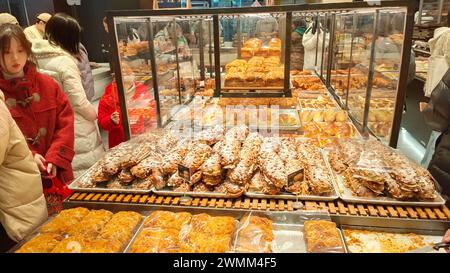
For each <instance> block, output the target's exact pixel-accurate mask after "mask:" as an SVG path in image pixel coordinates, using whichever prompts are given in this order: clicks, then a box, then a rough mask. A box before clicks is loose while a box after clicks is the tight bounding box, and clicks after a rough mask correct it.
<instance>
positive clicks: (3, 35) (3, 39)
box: [0, 24, 34, 63]
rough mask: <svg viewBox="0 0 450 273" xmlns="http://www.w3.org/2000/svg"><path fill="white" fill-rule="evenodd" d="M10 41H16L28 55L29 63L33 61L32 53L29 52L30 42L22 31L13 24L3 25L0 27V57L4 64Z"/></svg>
mask: <svg viewBox="0 0 450 273" xmlns="http://www.w3.org/2000/svg"><path fill="white" fill-rule="evenodd" d="M11 39H16V40H17V41H18V42H19V43H20V44H21V45H22V47H23V49H24V50H25V52H26V53H27V55H28V59H29V61H32V62H33V60H34V58H33V52H32V51H31V42H30V41H28V39H27V37H26V36H25V34H24V33H23V29H22V28H21V27H20V26H18V25H14V24H4V25H1V26H0V55H1V58H2V61H3V63H5V52H6V51H7V50H8V49H9V47H10V45H11Z"/></svg>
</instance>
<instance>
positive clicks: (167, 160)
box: [162, 143, 189, 175]
mask: <svg viewBox="0 0 450 273" xmlns="http://www.w3.org/2000/svg"><path fill="white" fill-rule="evenodd" d="M188 151H189V144H188V143H185V144H183V145H177V147H175V148H174V149H173V150H171V151H170V152H169V153H167V154H166V155H165V156H164V158H163V162H162V171H163V173H164V174H165V175H172V174H174V173H175V172H176V171H177V170H178V165H179V164H181V163H182V162H183V160H184V157H185V156H186V154H187V152H188Z"/></svg>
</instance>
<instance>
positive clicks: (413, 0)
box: [107, 0, 419, 147]
mask: <svg viewBox="0 0 450 273" xmlns="http://www.w3.org/2000/svg"><path fill="white" fill-rule="evenodd" d="M418 4H419V2H418V0H398V1H381V2H380V4H379V5H373V3H370V2H354V3H327V4H303V5H286V6H272V7H259V8H254V7H245V8H213V9H192V10H191V9H189V10H188V9H182V10H119V11H108V12H107V21H108V27H109V29H110V30H111V31H110V33H109V35H110V40H111V45H112V61H113V69H114V72H115V75H116V81H117V86H118V90H119V100H120V106H121V111H122V117H123V119H124V120H123V126H124V132H125V138H126V139H127V140H128V139H130V138H131V131H130V127H129V121H128V111H127V105H126V101H125V93H124V90H123V81H122V72H121V69H120V56H119V54H118V52H119V51H118V41H117V36H116V29H115V24H114V18H115V17H141V18H148V19H149V23H148V28H149V33H150V34H151V35H152V34H153V33H152V32H151V31H152V28H151V19H152V18H154V17H158V16H166V17H167V16H198V17H201V16H212V18H213V35H214V48H215V49H216V48H220V44H219V16H220V15H226V14H237V15H239V14H255V13H286V21H287V22H286V39H285V41H287V42H285V49H284V50H285V54H284V56H290V55H289V53H290V33H291V31H290V27H291V26H290V22H289V19H292V13H293V12H305V13H311V12H318V13H319V12H325V13H329V14H331V15H332V19H335V16H334V15H333V13H335V12H341V11H351V10H358V9H370V10H374V9H375V10H376V9H386V8H390V7H403V8H406V24H405V25H406V26H405V30H404V43H403V48H402V57H401V60H402V62H401V67H400V78H399V84H398V86H397V98H396V108H395V114H394V121H393V126H392V127H393V128H392V132H391V139H390V143H389V144H390V146H392V147H396V145H397V141H398V134H399V130H400V122H401V114H402V111H403V107H402V106H403V102H404V96H405V93H406V79H407V76H408V65H409V59H410V50H411V43H412V31H413V22H414V13H415V12H416V11H417V10H418V7H419V5H418ZM288 23H289V24H288ZM334 25H335V24H334V20H332V24H331V29H330V43H329V45H328V49H329V52H328V53H329V54H328V59H327V61H328V63H327V66H326V67H327V71H326V78H323V77H322V80H323V81H324V82H325V83H326V85H327V87H328V88H329V90H330V92H331V93H332V94H333V95H334V96H336V93H335V92H334V90H333V89H332V88H331V86H330V69H331V64H332V61H333V56H331V53H332V48H333V40H334ZM375 26H376V25H375ZM375 28H376V27H374V34H375V33H376V31H375V30H376V29H375ZM325 35H326V33H324V37H325ZM150 38H151V37H150ZM288 41H289V42H288ZM324 41H325V39H324ZM210 44H211V43H210ZM322 48H324V47H322ZM149 49H150V52H151V54H150V56H151V64H152V77H153V88H154V95H155V100H156V105H157V114H158V126H161V127H163V124H161V117H160V116H161V111H160V110H161V109H160V107H161V105H160V101H159V92H158V83H157V73H156V69H155V68H156V66H155V65H156V62H155V56H154V54H152V53H153V52H154V45H153V41H152V39H149ZM210 50H211V49H210ZM317 54H323V52H317ZM201 55H202V54H201ZM214 60H215V62H214V66H215V69H214V70H215V77H216V90H215V96H220V95H222V94H221V82H220V50H214ZM289 60H290V58H285V79H284V93H283V95H282V96H291V94H290V89H289V88H290V71H289V70H290V62H289ZM322 62H323V58H322ZM316 63H317V56H316ZM201 65H202V66H204V64H201ZM372 66H373V59H371V68H372V69H371V70H372V72H371V73H370V74H372V76H373V73H374V71H373V67H372ZM178 68H179V66H178V64H177V69H178ZM321 69H322V68H321ZM201 71H202V76H201V77H202V78H204V68H203V69H201ZM322 75H323V73H321V76H322ZM178 77H179V73H178ZM178 89H179V90H178V91H179V92H180V85H179V86H178ZM370 94H371V86H370V82H369V86H368V88H367V95H368V96H366V105H367V104H368V103H369V101H368V100H367V98H369V99H370ZM247 97H249V96H247ZM255 97H262V95H261V94H257V95H255ZM338 102H339V100H338ZM339 103H340V102H339ZM340 104H341V103H340ZM340 106H341V107H342V108H343V109H346V108H347V106H346V105H342V104H341V105H340ZM367 112H368V109H366V110H365V116H364V121H363V125H362V128H358V129H359V130H361V131H362V132H363V133H367V129H368V128H367V115H368V113H367Z"/></svg>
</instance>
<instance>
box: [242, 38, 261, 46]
mask: <svg viewBox="0 0 450 273" xmlns="http://www.w3.org/2000/svg"><path fill="white" fill-rule="evenodd" d="M261 46H262V41H261V40H260V39H258V38H251V39H248V40H247V41H245V43H244V47H249V48H260V47H261Z"/></svg>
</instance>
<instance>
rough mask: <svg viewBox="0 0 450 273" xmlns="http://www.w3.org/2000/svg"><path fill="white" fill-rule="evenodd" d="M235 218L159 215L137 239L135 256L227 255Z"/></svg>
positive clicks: (134, 246) (230, 247)
mask: <svg viewBox="0 0 450 273" xmlns="http://www.w3.org/2000/svg"><path fill="white" fill-rule="evenodd" d="M236 226H237V222H236V220H235V219H234V218H233V217H228V216H217V217H213V216H210V215H208V214H205V213H202V214H197V215H192V214H190V213H188V212H179V213H174V212H170V211H155V212H153V213H152V214H151V215H150V216H149V217H148V218H147V219H146V220H145V222H144V226H143V228H142V230H141V232H140V233H139V234H138V235H137V237H136V239H135V241H134V243H133V245H132V246H131V252H133V253H180V252H183V253H194V252H195V253H223V252H228V251H231V250H232V243H231V240H232V237H233V234H234V231H235V229H236Z"/></svg>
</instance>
